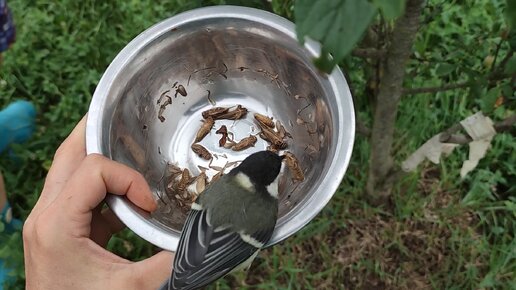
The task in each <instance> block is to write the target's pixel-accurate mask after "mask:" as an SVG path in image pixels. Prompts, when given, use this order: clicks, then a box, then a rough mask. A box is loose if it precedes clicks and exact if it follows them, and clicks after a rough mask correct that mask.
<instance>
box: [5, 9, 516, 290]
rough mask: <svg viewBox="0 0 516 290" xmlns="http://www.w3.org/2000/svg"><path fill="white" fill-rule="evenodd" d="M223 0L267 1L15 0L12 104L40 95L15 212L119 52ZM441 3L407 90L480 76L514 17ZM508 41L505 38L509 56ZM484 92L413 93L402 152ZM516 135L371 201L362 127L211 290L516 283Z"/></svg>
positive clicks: (117, 243) (10, 248) (9, 56)
mask: <svg viewBox="0 0 516 290" xmlns="http://www.w3.org/2000/svg"><path fill="white" fill-rule="evenodd" d="M223 2H224V3H233V4H234V3H236V4H238V3H242V2H245V3H244V4H248V5H253V6H258V7H260V6H261V5H262V1H232V2H231V1H211V2H210V1H186V0H176V1H150V0H145V1H124V2H120V3H115V2H110V1H94V0H86V1H72V0H63V1H59V2H55V1H50V0H36V1H28V0H17V1H9V5H10V6H11V8H12V10H13V12H14V15H15V20H16V23H17V29H18V35H17V36H18V37H17V43H16V44H15V45H14V46H13V47H12V48H11V49H10V50H9V51H8V52H7V53H5V55H4V62H3V64H2V72H1V76H0V104H1V105H5V104H7V103H9V102H11V101H13V100H15V99H20V98H21V99H28V100H31V101H32V102H34V103H35V105H36V106H37V108H38V112H39V115H38V120H37V124H38V129H37V132H36V134H35V136H34V137H33V138H32V139H31V140H30V141H29V142H28V143H26V144H23V145H16V146H14V147H13V151H14V152H15V153H16V155H17V159H16V160H13V159H12V158H10V157H9V156H7V154H4V155H3V156H2V158H1V159H0V170H1V171H2V173H3V174H4V177H5V179H6V185H7V190H8V193H9V197H10V200H11V202H12V204H13V207H14V211H15V215H16V216H18V217H22V218H24V217H26V216H27V215H28V214H29V212H30V209H31V208H32V206H33V205H34V203H35V202H36V200H37V198H38V195H39V192H40V191H41V188H42V185H43V182H44V178H45V175H46V172H47V170H48V168H49V166H50V164H51V162H52V157H53V154H54V152H55V150H56V148H57V146H58V145H59V144H60V142H61V141H62V140H63V139H64V138H65V137H66V136H67V134H68V133H69V132H70V131H71V129H72V128H73V126H74V125H75V124H76V123H77V122H78V120H79V119H80V118H81V117H82V116H83V115H84V114H85V113H86V111H87V108H88V104H89V101H90V99H91V95H92V94H93V91H94V89H95V86H96V83H97V82H98V80H99V79H100V77H101V75H102V72H103V71H104V70H105V68H106V67H107V66H108V64H109V62H110V61H111V60H112V59H113V58H114V56H115V55H116V53H117V52H118V51H119V50H120V49H121V48H122V47H123V46H124V45H125V44H126V43H127V42H129V41H130V40H131V39H132V38H133V37H134V36H136V35H137V34H138V33H140V32H141V31H143V30H144V29H146V28H148V27H149V26H151V25H152V24H153V23H155V22H157V21H159V20H162V19H164V18H167V17H170V16H172V15H174V14H176V13H178V12H181V11H184V10H188V9H192V8H195V7H199V6H204V5H211V4H220V3H223ZM429 2H430V3H429V4H428V7H427V8H426V9H425V16H426V17H430V16H429V15H431V14H432V12H433V11H435V9H434V10H432V9H433V8H432V7H434V8H435V7H441V9H442V10H441V12H440V13H434V14H433V15H434V16H433V18H432V19H431V20H429V22H428V24H427V25H425V26H424V27H423V28H422V29H421V31H420V32H419V33H418V39H417V43H416V52H417V54H416V55H417V56H418V58H420V59H423V60H412V61H411V63H410V65H409V69H408V75H409V77H408V78H407V82H406V84H405V86H406V87H420V86H433V85H437V84H440V83H442V82H443V81H444V82H447V81H449V82H454V81H457V80H463V79H468V78H470V77H471V76H470V74H468V71H467V70H466V68H470V69H474V70H475V71H477V72H486V71H488V68H485V67H483V62H482V60H483V59H484V57H485V56H487V55H492V54H493V53H494V50H495V46H496V43H498V41H499V40H500V37H499V31H498V30H500V28H498V30H496V29H497V28H496V27H497V26H501V27H502V28H503V25H504V24H503V19H501V18H500V17H499V15H501V12H500V11H501V9H502V3H503V1H488V0H479V1H476V3H474V4H468V5H459V4H458V3H455V2H449V3H448V2H447V1H445V2H446V3H443V1H439V2H437V1H429ZM434 2H435V3H434ZM439 5H440V6H439ZM273 7H274V8H275V9H276V10H275V11H276V12H278V13H281V14H283V15H287V16H289V17H292V12H291V10H290V8H289V7H290V6H289V5H287V4H284V3H283V2H282V1H273ZM465 11H466V12H467V13H465ZM507 49H508V46H507V45H506V44H504V45H503V46H502V47H501V52H504V51H506V50H507ZM452 53H453V55H452ZM441 63H447V64H451V65H454V66H455V69H454V71H452V72H450V74H449V75H446V76H441V75H437V74H436V67H438V66H439V64H441ZM362 65H363V63H362V62H361V61H359V60H356V59H352V60H347V61H346V62H345V64H344V66H345V68H346V71H347V72H348V73H349V78H350V82H351V84H353V86H354V90H355V98H356V107H357V115H359V116H360V117H361V118H362V119H364V120H365V122H366V123H367V124H370V123H371V122H370V111H371V109H370V105H369V102H368V101H367V98H366V97H365V96H362V94H361V93H360V92H362V91H363V90H364V87H365V85H366V84H365V80H364V77H363V73H362ZM500 86H501V87H503V86H504V83H500ZM479 90H480V93H479V92H478V91H479ZM475 92H476V93H477V95H476V97H473V96H475V95H474V93H475ZM486 94H487V89H484V88H479V89H478V90H477V89H475V90H456V91H452V92H443V93H437V94H433V95H431V94H426V95H417V96H407V97H405V98H403V99H402V103H401V106H400V108H399V117H398V120H397V130H396V142H395V149H396V156H397V161H401V160H403V159H404V158H405V157H407V156H408V155H409V154H410V153H412V152H413V151H414V150H415V149H416V148H417V147H419V146H420V145H421V144H422V143H424V142H425V141H426V140H427V139H428V138H430V137H431V136H433V135H434V134H436V133H438V132H440V131H442V130H443V129H446V128H447V127H449V126H451V125H453V124H455V123H456V122H458V121H460V120H462V119H463V118H465V117H467V116H469V115H470V114H472V113H474V112H476V111H478V110H480V109H484V108H486V106H487V105H486V102H485V98H484V96H485V95H486ZM513 94H514V93H513ZM506 97H507V98H509V99H510V98H514V95H506ZM489 109H490V110H489V111H488V112H489V115H490V116H491V117H492V118H493V119H495V120H499V119H501V118H503V117H504V116H507V115H509V114H511V113H514V102H512V103H511V102H508V103H507V104H505V105H502V106H500V107H498V108H494V107H492V106H491V107H490V108H489ZM515 144H516V142H515V140H514V137H513V136H511V135H509V134H500V135H497V136H496V137H495V139H494V141H493V144H492V149H491V150H489V151H488V154H487V156H486V157H485V158H484V159H482V160H481V161H480V163H479V165H478V167H477V169H476V170H475V171H473V172H472V173H471V174H470V175H468V176H467V177H466V178H465V179H460V176H459V170H460V167H461V164H462V162H463V161H464V160H465V158H466V157H467V154H468V150H467V147H465V146H462V147H460V148H458V149H456V150H455V151H454V153H453V154H452V155H451V156H450V157H448V158H446V159H444V160H442V162H441V164H438V165H434V164H430V163H425V164H423V165H422V166H420V169H419V170H418V171H417V172H414V173H411V174H408V175H407V176H406V177H404V178H403V180H402V181H401V182H400V183H398V184H397V185H396V188H395V190H394V193H393V195H392V198H391V202H390V204H387V205H385V206H383V207H372V206H371V205H369V204H368V203H367V201H366V199H365V194H364V184H365V180H366V175H365V172H367V170H365V169H366V168H367V164H368V163H367V162H368V158H369V144H368V141H367V139H366V138H363V137H361V136H357V139H356V143H355V148H354V152H353V157H352V160H351V164H350V166H349V169H348V172H347V174H346V177H345V178H344V180H343V182H342V184H341V186H340V188H339V190H338V191H337V192H336V194H335V196H334V198H333V199H332V201H331V202H330V204H329V205H328V206H327V207H326V208H325V209H324V210H323V211H322V212H321V214H319V216H318V217H317V218H316V219H315V220H314V221H313V222H311V223H310V224H309V225H308V226H307V227H306V228H304V229H303V230H302V231H301V232H299V233H297V234H296V235H295V236H293V237H291V238H290V239H288V240H287V241H285V242H283V243H282V244H281V245H278V246H275V247H273V248H271V249H268V250H266V251H264V253H263V254H262V255H261V256H260V257H259V260H258V261H257V262H256V263H255V264H254V265H253V267H252V268H251V271H250V273H249V275H248V276H247V277H244V275H237V276H231V277H227V278H226V279H224V280H221V281H219V282H218V283H217V284H216V285H214V286H212V287H211V289H234V288H238V287H241V288H249V289H409V288H412V289H425V288H426V289H516V282H515V281H516V276H515V273H516V250H515V249H516V238H515V236H516V235H515V232H516V198H515V196H516V195H515V187H514V184H516V167H515V164H516V156H515V155H514V153H512V152H514V151H515V150H516V145H515ZM109 246H110V248H111V249H112V250H113V251H115V252H116V253H118V254H120V255H122V256H124V257H127V258H130V259H133V260H139V259H143V258H145V257H148V256H149V255H151V254H152V253H153V252H154V251H155V249H154V248H153V247H152V246H151V245H150V244H148V243H147V242H145V241H143V240H141V239H139V238H138V237H136V236H135V235H134V234H132V233H131V232H130V231H128V230H126V231H124V232H122V233H121V234H119V235H117V236H116V237H114V238H113V240H112V241H111V242H110V245H109ZM22 250H23V249H22V245H21V237H20V235H19V234H15V235H12V236H10V237H8V240H7V241H6V242H4V244H1V245H0V257H3V258H5V259H7V260H9V261H11V262H21V260H22V257H23V254H22ZM15 274H16V278H17V279H18V284H17V285H16V287H15V288H16V289H21V288H23V286H22V285H23V281H24V273H23V267H22V266H21V265H19V266H18V267H17V268H16V271H15Z"/></svg>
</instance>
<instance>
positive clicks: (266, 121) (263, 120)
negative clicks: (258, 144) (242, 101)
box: [254, 113, 274, 128]
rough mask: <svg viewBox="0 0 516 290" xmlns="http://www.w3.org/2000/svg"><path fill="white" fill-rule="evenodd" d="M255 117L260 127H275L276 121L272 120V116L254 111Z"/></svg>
mask: <svg viewBox="0 0 516 290" xmlns="http://www.w3.org/2000/svg"><path fill="white" fill-rule="evenodd" d="M254 118H255V119H256V121H258V123H259V125H260V127H264V126H266V127H269V128H274V121H272V118H270V117H267V116H265V115H262V114H258V113H254Z"/></svg>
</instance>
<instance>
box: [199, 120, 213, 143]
mask: <svg viewBox="0 0 516 290" xmlns="http://www.w3.org/2000/svg"><path fill="white" fill-rule="evenodd" d="M214 124H215V120H213V118H211V117H208V118H207V119H205V120H204V121H203V123H202V125H201V128H199V131H197V134H196V135H195V143H197V142H200V141H201V140H202V139H204V137H206V135H208V133H210V131H211V128H213V125H214Z"/></svg>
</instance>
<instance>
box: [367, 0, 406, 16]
mask: <svg viewBox="0 0 516 290" xmlns="http://www.w3.org/2000/svg"><path fill="white" fill-rule="evenodd" d="M405 2H407V1H406V0H373V4H374V5H375V6H376V7H377V8H378V9H380V11H381V12H382V14H383V16H385V18H387V19H389V20H391V19H395V18H398V17H400V16H401V15H402V14H403V12H404V11H405Z"/></svg>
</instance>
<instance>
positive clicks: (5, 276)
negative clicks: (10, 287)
mask: <svg viewBox="0 0 516 290" xmlns="http://www.w3.org/2000/svg"><path fill="white" fill-rule="evenodd" d="M11 272H12V269H9V268H7V267H5V265H4V261H2V260H0V290H4V285H5V284H9V283H13V282H14V281H15V277H14V276H11V275H9V274H10V273H11Z"/></svg>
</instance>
